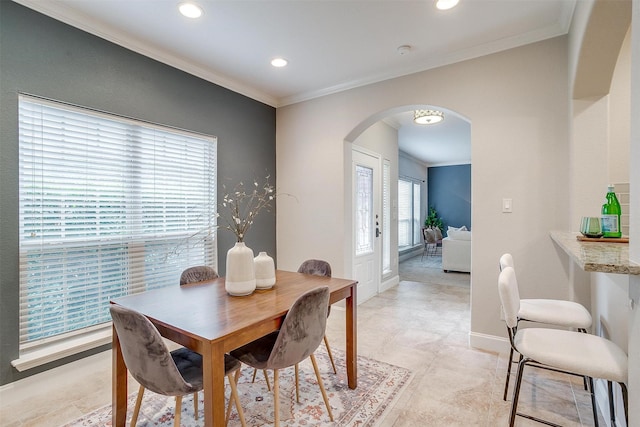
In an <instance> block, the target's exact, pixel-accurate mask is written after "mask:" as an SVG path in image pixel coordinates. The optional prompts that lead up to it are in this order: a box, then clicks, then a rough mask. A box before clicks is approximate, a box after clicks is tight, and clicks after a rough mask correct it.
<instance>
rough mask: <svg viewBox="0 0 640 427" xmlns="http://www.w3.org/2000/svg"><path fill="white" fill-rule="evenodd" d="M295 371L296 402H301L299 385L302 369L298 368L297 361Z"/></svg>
mask: <svg viewBox="0 0 640 427" xmlns="http://www.w3.org/2000/svg"><path fill="white" fill-rule="evenodd" d="M294 370H295V373H296V402H297V403H300V386H299V381H300V371H299V369H298V364H297V363H296V366H295V368H294Z"/></svg>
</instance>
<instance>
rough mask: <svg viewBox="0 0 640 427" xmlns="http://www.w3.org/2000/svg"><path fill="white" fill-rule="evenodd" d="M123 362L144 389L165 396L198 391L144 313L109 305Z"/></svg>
mask: <svg viewBox="0 0 640 427" xmlns="http://www.w3.org/2000/svg"><path fill="white" fill-rule="evenodd" d="M109 311H110V312H111V318H112V319H113V325H114V326H115V328H116V333H117V334H118V339H119V340H120V347H121V349H122V356H123V358H124V363H125V365H126V366H127V369H129V372H130V373H131V375H132V376H133V378H135V379H136V381H138V382H139V383H140V385H142V386H143V387H144V388H146V389H149V390H151V391H153V392H154V393H159V394H163V395H165V396H182V395H185V394H188V393H192V392H194V391H196V390H195V389H196V387H194V386H193V385H191V384H190V383H188V382H186V381H185V380H184V378H183V377H182V375H181V374H180V371H179V370H178V368H177V366H176V364H175V362H174V361H173V358H172V357H171V353H170V352H169V349H168V348H167V346H166V344H165V343H164V341H163V340H162V336H161V335H160V333H159V332H158V330H157V329H156V327H155V326H154V325H153V324H152V323H151V322H150V321H149V319H147V318H146V317H145V316H143V315H142V314H140V313H138V312H137V311H133V310H130V309H128V308H124V307H121V306H119V305H114V304H111V305H110V306H109Z"/></svg>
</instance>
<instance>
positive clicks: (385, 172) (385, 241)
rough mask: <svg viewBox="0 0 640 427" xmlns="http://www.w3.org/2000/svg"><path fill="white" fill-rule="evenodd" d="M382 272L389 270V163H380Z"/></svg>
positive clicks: (387, 161) (386, 161)
mask: <svg viewBox="0 0 640 427" xmlns="http://www.w3.org/2000/svg"><path fill="white" fill-rule="evenodd" d="M382 272H383V273H389V272H391V163H390V162H389V160H385V161H384V163H383V165H382Z"/></svg>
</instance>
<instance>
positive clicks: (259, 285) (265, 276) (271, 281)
mask: <svg viewBox="0 0 640 427" xmlns="http://www.w3.org/2000/svg"><path fill="white" fill-rule="evenodd" d="M253 264H254V266H255V271H256V289H271V288H272V287H273V285H275V284H276V268H275V265H274V263H273V258H271V257H270V256H269V255H267V253H266V252H260V253H259V254H258V256H257V257H255V258H254V259H253Z"/></svg>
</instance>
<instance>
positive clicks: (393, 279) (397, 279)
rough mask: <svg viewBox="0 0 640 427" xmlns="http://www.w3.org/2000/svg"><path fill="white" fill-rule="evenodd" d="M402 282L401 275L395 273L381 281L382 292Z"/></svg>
mask: <svg viewBox="0 0 640 427" xmlns="http://www.w3.org/2000/svg"><path fill="white" fill-rule="evenodd" d="M399 283H400V276H398V275H395V276H393V277H390V278H388V279H387V280H385V281H383V282H382V283H380V292H384V291H388V290H389V289H391V288H393V287H394V286H397V285H398V284H399Z"/></svg>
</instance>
